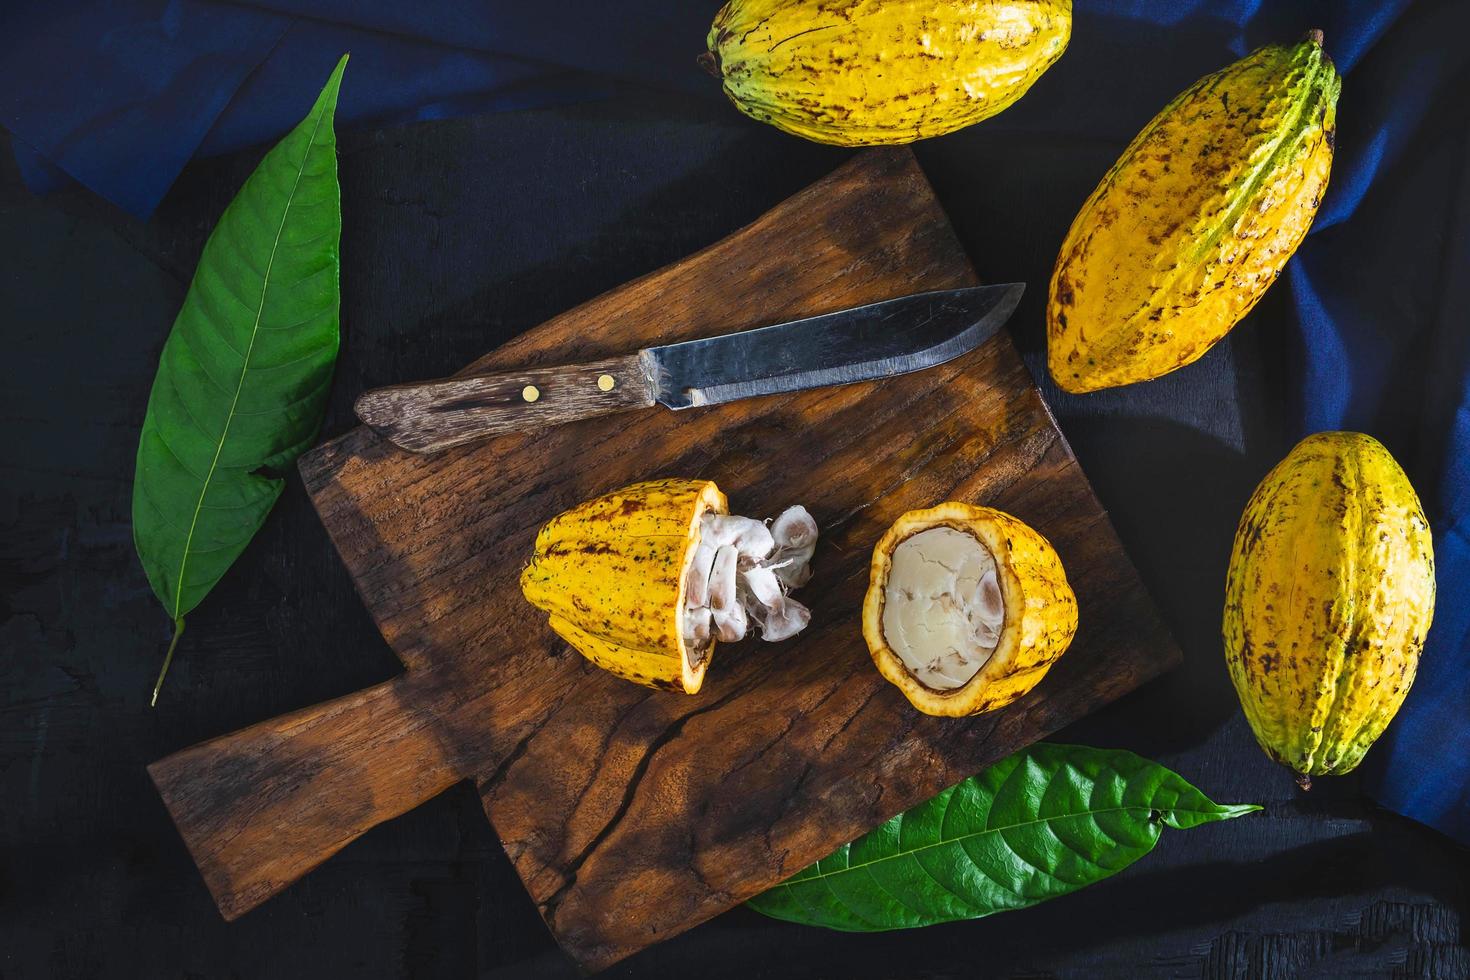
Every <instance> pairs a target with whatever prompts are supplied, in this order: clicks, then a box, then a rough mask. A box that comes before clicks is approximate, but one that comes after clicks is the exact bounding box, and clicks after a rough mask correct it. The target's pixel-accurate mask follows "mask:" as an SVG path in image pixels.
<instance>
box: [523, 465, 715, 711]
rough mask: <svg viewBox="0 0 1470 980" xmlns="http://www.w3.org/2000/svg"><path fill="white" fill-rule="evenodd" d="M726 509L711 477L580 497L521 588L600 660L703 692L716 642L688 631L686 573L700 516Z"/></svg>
mask: <svg viewBox="0 0 1470 980" xmlns="http://www.w3.org/2000/svg"><path fill="white" fill-rule="evenodd" d="M725 510H726V501H725V495H724V494H722V493H721V492H720V490H719V488H718V487H716V486H715V485H714V483H712V482H711V481H709V480H678V479H672V480H652V481H649V482H646V483H636V484H634V485H632V486H629V487H624V488H623V489H621V490H618V491H616V492H614V493H609V494H606V495H604V496H601V497H598V498H596V499H594V500H589V501H587V502H585V503H582V504H578V505H577V506H576V507H573V508H572V509H571V510H568V511H566V512H564V513H562V514H559V515H558V516H556V517H554V518H552V519H551V520H550V521H548V522H547V523H546V525H545V526H544V527H542V528H541V530H540V531H539V532H538V533H537V534H536V545H535V550H534V552H533V554H532V556H531V562H530V564H528V565H527V566H526V568H525V570H524V571H522V572H521V592H522V593H523V594H524V595H525V597H526V599H527V601H529V602H530V603H531V604H532V605H533V606H536V607H537V608H539V609H542V610H544V611H545V612H546V613H547V615H548V621H549V623H550V625H551V628H552V629H553V630H555V631H556V633H557V635H558V636H560V637H561V638H562V639H564V640H566V641H567V642H568V643H569V644H571V645H572V647H573V648H575V649H576V650H577V651H578V652H579V653H581V654H582V655H583V656H584V657H586V658H587V659H588V660H590V661H592V662H593V663H594V664H596V665H597V666H599V667H601V668H603V669H604V670H609V671H611V672H613V673H614V674H617V675H618V676H619V677H624V678H627V679H628V680H630V681H634V682H636V683H639V684H643V685H645V686H648V687H661V688H667V689H670V690H675V691H683V692H685V693H687V694H694V693H696V692H698V691H699V688H700V686H701V685H702V684H703V683H704V674H705V670H706V669H708V667H709V661H710V657H711V655H712V654H713V652H714V646H715V644H714V641H712V640H711V641H709V642H708V644H707V645H703V646H699V647H696V646H694V645H692V644H690V643H688V642H687V641H686V639H685V631H684V629H683V624H682V623H681V621H680V617H681V616H682V615H683V611H684V605H685V603H684V591H685V583H686V581H687V571H688V567H689V563H690V561H691V560H692V558H693V556H694V551H695V549H696V548H697V547H698V545H699V535H700V520H701V518H702V517H703V516H704V514H705V512H706V511H714V512H716V513H721V514H723V513H724V512H725Z"/></svg>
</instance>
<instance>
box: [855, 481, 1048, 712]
mask: <svg viewBox="0 0 1470 980" xmlns="http://www.w3.org/2000/svg"><path fill="white" fill-rule="evenodd" d="M1076 631H1077V597H1076V596H1075V595H1073V593H1072V588H1071V586H1070V585H1068V584H1067V576H1066V573H1065V572H1064V571H1063V569H1062V562H1061V559H1060V558H1059V557H1058V556H1057V553H1056V550H1055V549H1054V548H1053V547H1052V546H1051V543H1050V542H1049V541H1047V540H1046V538H1044V537H1042V536H1041V535H1040V534H1039V533H1037V532H1036V531H1035V530H1034V529H1032V528H1031V527H1029V526H1027V525H1026V524H1024V523H1022V522H1021V521H1019V520H1017V519H1016V518H1014V517H1012V516H1011V515H1009V514H1006V513H1003V512H1002V511H998V510H994V509H992V508H989V507H976V506H972V505H970V504H964V503H955V502H950V503H943V504H940V505H939V506H937V507H931V508H929V509H927V510H915V511H910V512H909V513H907V514H904V515H903V516H902V517H900V518H899V519H898V521H897V522H896V523H895V524H894V525H893V526H892V527H891V528H889V529H888V533H886V534H884V535H883V537H882V539H881V540H879V542H878V545H877V547H875V548H874V549H873V561H872V566H871V569H870V575H869V579H868V594H867V597H866V599H865V601H864V602H863V638H864V639H865V640H867V643H868V651H869V652H870V653H871V654H872V656H873V663H874V664H876V665H877V667H878V670H879V672H880V673H882V675H883V676H884V677H885V678H886V679H887V680H888V681H890V682H891V683H893V684H894V685H896V686H897V687H898V688H899V690H901V691H903V693H904V696H905V697H907V698H908V699H909V702H910V703H911V704H912V705H913V706H914V707H915V708H918V709H919V710H920V711H922V712H924V713H925V714H929V715H945V716H950V717H955V716H961V715H973V714H977V713H979V712H981V711H990V710H992V709H994V708H1000V707H1004V706H1005V705H1008V704H1010V703H1011V702H1012V701H1014V700H1016V699H1017V698H1019V697H1021V695H1023V694H1025V693H1026V692H1027V691H1029V690H1031V689H1032V688H1033V687H1035V686H1036V684H1037V682H1039V681H1040V680H1041V679H1042V677H1044V676H1046V672H1047V671H1048V670H1049V669H1050V668H1051V665H1052V664H1053V663H1055V662H1056V659H1057V658H1058V657H1060V656H1061V655H1062V654H1063V653H1064V652H1065V651H1066V649H1067V646H1068V645H1069V644H1070V643H1071V642H1072V635H1073V634H1074V633H1075V632H1076Z"/></svg>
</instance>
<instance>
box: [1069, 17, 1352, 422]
mask: <svg viewBox="0 0 1470 980" xmlns="http://www.w3.org/2000/svg"><path fill="white" fill-rule="evenodd" d="M1340 86H1341V83H1340V80H1339V79H1338V76H1337V72H1336V71H1335V70H1334V69H1333V66H1332V62H1331V61H1330V60H1329V59H1328V58H1327V57H1326V55H1324V54H1323V52H1322V34H1321V32H1320V31H1314V32H1312V34H1311V35H1309V36H1308V37H1307V38H1306V39H1305V40H1303V41H1302V42H1301V43H1299V44H1296V45H1293V46H1289V47H1283V46H1278V45H1272V46H1269V47H1264V48H1261V49H1260V50H1258V51H1255V52H1253V53H1251V54H1249V55H1247V56H1246V57H1244V58H1242V59H1241V60H1240V61H1237V62H1236V63H1235V64H1233V65H1230V66H1229V67H1228V68H1225V69H1224V70H1223V71H1219V72H1216V73H1215V74H1213V75H1209V76H1207V77H1205V78H1202V79H1200V80H1199V81H1198V82H1196V83H1195V84H1194V85H1193V86H1191V87H1190V88H1189V89H1188V90H1187V91H1186V92H1184V94H1182V95H1180V96H1179V97H1178V98H1176V99H1175V100H1174V101H1173V102H1171V103H1169V105H1168V106H1167V107H1166V108H1165V109H1164V111H1163V112H1160V113H1159V114H1158V115H1157V116H1155V117H1154V119H1153V121H1152V122H1150V123H1149V124H1148V125H1147V126H1146V127H1144V130H1143V132H1141V133H1139V134H1138V136H1137V137H1136V138H1135V139H1134V140H1133V142H1132V143H1130V144H1129V146H1128V148H1127V149H1126V150H1124V151H1123V155H1122V157H1120V158H1119V159H1118V162H1117V163H1116V164H1114V165H1113V168H1112V169H1111V170H1110V171H1108V174H1107V176H1105V177H1104V178H1103V180H1102V183H1101V184H1099V185H1098V187H1097V189H1096V190H1094V191H1093V192H1092V196H1091V197H1089V198H1088V199H1087V202H1086V203H1085V204H1083V206H1082V210H1081V211H1080V212H1079V213H1078V215H1077V217H1076V219H1075V220H1074V221H1073V222H1072V228H1071V230H1070V231H1069V232H1068V233H1067V237H1066V240H1065V242H1064V243H1063V244H1062V250H1061V254H1060V255H1059V256H1058V257H1057V264H1056V270H1055V271H1054V272H1053V274H1052V280H1051V292H1050V295H1049V298H1048V302H1047V364H1048V366H1049V368H1050V369H1051V374H1052V377H1053V378H1054V379H1056V382H1057V384H1058V385H1060V386H1061V387H1062V388H1064V389H1065V390H1067V391H1070V392H1075V393H1080V392H1087V391H1096V390H1098V389H1101V388H1111V387H1114V386H1117V385H1125V384H1132V383H1133V382H1135V381H1146V380H1149V379H1151V378H1157V377H1159V376H1160V375H1163V374H1167V373H1169V372H1170V371H1173V370H1174V369H1175V368H1179V367H1183V366H1184V365H1186V364H1189V363H1191V362H1192V361H1194V360H1196V359H1198V358H1199V357H1201V356H1203V355H1204V353H1205V352H1206V351H1208V350H1209V349H1210V348H1211V347H1213V346H1214V345H1215V343H1216V342H1218V341H1219V340H1220V339H1221V338H1222V337H1224V336H1225V334H1226V333H1228V332H1229V331H1230V328H1231V327H1233V326H1235V324H1236V323H1238V322H1239V321H1240V319H1241V318H1242V317H1244V316H1245V315H1246V314H1247V313H1248V312H1250V310H1251V308H1252V307H1253V306H1255V305H1256V302H1257V301H1258V300H1259V299H1260V298H1261V296H1262V295H1264V294H1265V292H1266V289H1267V287H1269V286H1270V285H1271V283H1272V282H1274V281H1275V279H1276V277H1277V275H1279V274H1280V272H1281V268H1282V266H1284V265H1285V264H1286V260H1287V259H1288V258H1290V257H1291V254H1292V253H1293V252H1294V251H1296V247H1297V246H1298V245H1299V244H1301V240H1302V238H1303V237H1304V236H1305V235H1306V233H1307V229H1308V228H1309V227H1310V226H1311V224H1312V219H1313V218H1314V217H1315V216H1316V213H1317V207H1318V205H1319V204H1320V203H1321V201H1322V194H1323V192H1324V191H1325V190H1326V188H1327V177H1328V173H1329V171H1330V170H1331V168H1332V146H1333V138H1334V137H1333V134H1334V131H1335V128H1336V121H1337V94H1338V90H1339V88H1340Z"/></svg>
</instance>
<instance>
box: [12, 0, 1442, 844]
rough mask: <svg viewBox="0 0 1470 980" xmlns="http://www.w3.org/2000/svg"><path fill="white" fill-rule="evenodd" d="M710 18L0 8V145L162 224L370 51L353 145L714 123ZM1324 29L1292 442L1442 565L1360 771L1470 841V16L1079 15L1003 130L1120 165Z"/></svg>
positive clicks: (1332, 12)
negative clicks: (707, 108) (1176, 114)
mask: <svg viewBox="0 0 1470 980" xmlns="http://www.w3.org/2000/svg"><path fill="white" fill-rule="evenodd" d="M717 6H718V0H709V2H708V3H703V4H699V3H691V2H689V0H625V2H622V3H610V2H607V0H560V2H550V3H524V2H516V3H496V4H463V3H460V2H458V0H414V2H412V3H407V4H405V3H386V2H383V0H257V2H253V3H252V2H244V0H242V2H237V3H214V2H208V0H97V2H92V3H87V4H83V5H80V6H73V7H71V8H65V9H63V7H62V6H61V5H60V4H50V5H18V4H15V5H10V6H9V7H7V8H5V9H4V10H3V11H0V92H3V93H5V94H4V95H3V97H0V123H3V124H4V125H5V126H6V127H7V128H8V129H9V130H10V131H11V133H12V134H13V136H14V140H13V145H14V147H15V151H16V155H17V159H18V160H19V161H20V163H21V166H22V168H23V172H24V173H25V175H26V176H27V179H28V180H29V181H30V182H31V184H32V186H34V187H37V188H38V189H46V188H49V187H54V186H56V185H58V184H59V183H61V182H64V181H68V180H76V181H79V182H80V183H82V184H84V185H86V186H87V187H89V188H91V189H92V190H94V191H96V192H97V193H98V194H100V195H102V196H103V197H106V198H108V199H109V200H112V201H113V202H115V203H117V204H118V205H120V206H122V207H123V208H125V209H127V210H129V211H131V212H133V213H135V214H137V215H140V216H145V217H146V216H147V215H148V214H149V213H150V212H151V211H152V209H153V208H154V207H155V206H156V205H157V203H158V201H159V200H160V199H161V198H162V196H163V195H164V193H165V192H166V191H167V190H168V188H169V186H170V185H171V184H172V182H173V180H174V179H175V177H176V176H177V175H178V173H179V171H180V170H181V169H182V168H183V166H184V164H185V163H186V162H187V161H188V160H190V159H191V158H192V157H194V156H196V155H199V154H211V153H223V152H227V151H230V150H235V149H239V148H241V147H244V146H249V145H255V144H259V143H263V142H266V141H269V140H272V139H274V138H276V137H277V136H279V135H280V134H281V133H282V132H284V131H285V130H286V129H287V128H289V126H290V125H291V124H292V123H294V122H295V120H297V119H298V118H299V117H300V116H301V115H302V113H303V112H304V111H305V110H306V108H307V106H308V105H309V103H310V102H311V99H312V98H313V96H314V95H315V93H316V91H317V89H318V87H319V86H320V84H321V81H322V79H324V78H325V77H326V75H327V73H328V71H329V70H330V68H331V66H332V64H333V63H334V62H335V61H336V59H337V57H338V55H339V54H341V53H342V52H343V51H351V52H352V54H353V60H352V64H351V67H350V70H349V75H348V82H347V84H346V85H344V87H343V94H342V102H341V108H340V110H339V118H340V119H341V121H342V124H343V125H344V126H350V125H352V124H353V123H354V122H359V121H363V120H374V121H407V120H415V119H431V118H436V117H440V116H447V115H455V114H462V113H471V112H489V111H496V110H502V109H512V108H523V107H528V106H536V105H545V104H548V103H553V102H559V101H564V100H567V99H574V98H589V97H596V96H599V95H601V94H603V93H605V92H606V91H608V89H609V88H610V87H611V86H614V85H616V84H620V83H628V82H632V83H638V84H645V85H648V84H652V85H658V86H662V87H667V88H670V89H678V90H683V91H689V92H705V93H707V94H709V95H710V97H711V98H718V95H717V92H716V88H715V86H713V85H712V84H711V83H710V82H709V80H708V79H707V78H705V77H704V76H702V75H701V74H700V73H699V72H698V71H697V70H695V69H694V67H693V58H694V56H695V55H696V54H697V53H698V51H699V50H700V49H701V48H702V41H703V37H704V34H705V31H706V30H707V27H708V24H709V21H710V18H711V16H712V15H713V13H714V9H715V7H717ZM1309 27H1321V28H1323V29H1324V30H1325V32H1326V37H1327V47H1328V51H1329V53H1330V54H1331V55H1332V56H1333V58H1334V59H1335V60H1336V62H1337V64H1338V66H1339V68H1340V69H1341V70H1342V71H1343V72H1344V73H1345V83H1344V88H1343V94H1342V101H1341V105H1340V110H1339V115H1338V122H1339V131H1338V144H1337V146H1338V150H1337V158H1336V160H1335V162H1334V166H1333V175H1332V183H1331V187H1330V189H1329V192H1328V195H1327V198H1326V200H1325V201H1324V204H1323V207H1322V210H1321V213H1320V214H1319V216H1318V218H1317V221H1316V224H1315V226H1314V227H1313V230H1312V233H1311V235H1310V236H1309V237H1308V239H1307V241H1306V243H1305V244H1304V245H1303V246H1302V248H1301V250H1300V252H1299V253H1298V255H1297V257H1296V258H1295V259H1294V260H1293V261H1292V262H1291V263H1290V264H1289V266H1288V269H1287V273H1286V275H1285V276H1284V281H1283V282H1282V283H1281V284H1279V285H1278V286H1277V287H1276V289H1277V290H1278V291H1285V292H1286V293H1287V298H1288V299H1289V300H1290V303H1291V305H1292V307H1293V309H1294V314H1295V317H1294V318H1295V323H1296V331H1297V332H1296V338H1295V344H1294V347H1293V351H1292V363H1291V365H1290V370H1291V372H1292V373H1293V376H1294V378H1295V383H1294V385H1293V390H1294V391H1295V392H1296V397H1297V401H1296V408H1295V413H1296V425H1297V428H1298V430H1299V432H1298V433H1297V434H1298V435H1304V434H1306V433H1309V432H1313V431H1318V430H1322V429H1333V428H1350V429H1357V430H1361V431H1365V432H1369V433H1371V434H1373V435H1375V436H1377V437H1378V438H1380V439H1382V440H1383V441H1384V442H1385V443H1386V444H1387V445H1388V447H1389V448H1390V449H1391V450H1392V451H1393V452H1394V454H1395V455H1396V456H1397V457H1398V458H1399V460H1400V461H1401V462H1403V463H1404V465H1405V467H1406V468H1407V469H1408V470H1409V473H1410V475H1411V477H1412V478H1413V479H1414V482H1415V485H1416V486H1417V487H1419V489H1420V491H1421V494H1422V496H1423V498H1424V502H1425V506H1426V508H1427V509H1428V511H1429V513H1430V517H1431V521H1432V523H1433V525H1434V529H1435V542H1436V550H1437V558H1438V562H1439V576H1438V581H1439V603H1438V609H1437V613H1436V616H1435V621H1434V627H1433V630H1432V632H1431V634H1430V642H1429V645H1428V647H1427V649H1426V650H1425V653H1424V657H1423V662H1422V665H1421V669H1420V676H1419V680H1418V682H1417V683H1416V684H1415V686H1414V689H1413V691H1412V693H1411V694H1410V697H1409V701H1408V703H1407V704H1406V705H1405V707H1404V709H1403V711H1402V712H1401V713H1400V715H1399V718H1398V720H1397V721H1396V722H1395V723H1394V725H1393V726H1392V727H1391V728H1390V730H1389V732H1388V734H1387V735H1386V736H1385V737H1384V739H1383V740H1382V742H1380V744H1379V746H1378V747H1376V748H1375V749H1374V750H1373V751H1372V752H1371V753H1370V754H1369V761H1368V763H1367V764H1366V766H1365V773H1366V779H1365V784H1366V786H1367V788H1368V790H1369V792H1371V793H1372V794H1374V795H1375V797H1376V798H1377V799H1378V800H1380V801H1381V802H1382V803H1384V804H1385V805H1387V806H1389V807H1392V808H1394V809H1396V810H1398V811H1400V812H1402V813H1405V814H1407V815H1409V816H1411V817H1414V818H1416V819H1418V820H1421V821H1423V822H1425V823H1428V824H1430V825H1432V826H1435V827H1438V828H1439V829H1441V830H1443V831H1445V832H1446V833H1448V834H1450V835H1452V836H1454V837H1456V838H1458V839H1459V840H1461V841H1464V842H1466V843H1470V636H1467V633H1470V339H1467V337H1470V330H1467V323H1466V319H1467V314H1466V311H1467V310H1470V178H1467V160H1470V157H1467V154H1470V129H1467V124H1466V116H1467V114H1466V111H1465V107H1466V102H1467V100H1470V62H1467V58H1470V56H1467V53H1466V52H1467V50H1470V46H1467V45H1466V44H1465V43H1464V39H1465V38H1466V37H1470V5H1467V4H1464V3H1463V2H1460V0H1417V2H1414V3H1410V2H1409V0H1357V2H1352V0H1336V2H1333V0H1317V2H1308V0H1272V2H1270V3H1267V2H1265V0H1233V2H1232V0H1212V2H1210V0H1196V2H1179V0H1131V2H1130V0H1076V3H1075V29H1074V35H1075V36H1076V37H1077V38H1083V37H1086V38H1087V43H1086V44H1085V45H1084V44H1074V51H1072V52H1069V53H1068V55H1067V57H1068V58H1073V59H1078V58H1092V59H1096V72H1095V74H1096V76H1097V85H1096V86H1093V87H1092V88H1090V89H1089V90H1088V91H1077V92H1065V93H1050V94H1048V95H1046V96H1037V97H1036V98H1037V99H1038V100H1040V99H1048V98H1049V99H1051V100H1052V103H1051V104H1054V105H1057V106H1063V105H1064V106H1065V108H1066V111H1065V112H1057V113H1053V114H1051V115H1049V116H1048V117H1047V118H1046V119H1045V120H1044V121H1042V122H1038V121H1037V118H1038V117H1037V114H1035V113H1032V114H1030V115H1027V114H1025V113H1011V114H1003V115H1001V116H999V117H997V118H996V119H995V120H993V121H991V122H989V123H987V124H986V125H987V126H989V127H993V128H994V129H995V131H997V132H1000V133H1004V132H1005V131H1006V128H1007V127H1018V128H1025V127H1028V126H1029V127H1033V128H1034V127H1035V126H1037V125H1044V126H1046V127H1047V131H1048V132H1049V133H1052V134H1056V135H1057V136H1059V137H1061V138H1063V139H1067V138H1070V139H1077V140H1083V139H1104V140H1108V141H1114V142H1115V141H1117V140H1118V139H1119V138H1120V137H1121V138H1126V136H1127V135H1129V134H1131V133H1132V132H1133V131H1135V130H1136V129H1137V127H1138V126H1139V125H1141V124H1142V123H1143V122H1144V121H1145V120H1147V119H1148V118H1149V117H1150V116H1151V115H1152V114H1153V113H1154V112H1155V111H1157V109H1158V108H1159V104H1158V102H1157V94H1156V92H1154V90H1155V89H1156V88H1157V83H1158V80H1159V79H1160V78H1167V79H1171V80H1173V81H1174V82H1177V88H1180V89H1182V88H1183V87H1184V86H1185V85H1186V84H1188V83H1189V82H1190V81H1192V80H1193V79H1194V78H1196V77H1197V76H1199V75H1200V74H1203V73H1204V72H1205V71H1208V70H1212V69H1214V68H1216V67H1219V66H1220V65H1222V64H1223V63H1224V62H1225V61H1227V60H1229V56H1231V55H1236V56H1238V55H1242V54H1244V53H1246V52H1247V51H1248V50H1250V49H1251V48H1253V47H1255V46H1257V45H1259V44H1263V43H1267V42H1271V41H1281V40H1286V39H1290V38H1293V37H1296V36H1298V35H1300V34H1301V33H1302V32H1303V31H1304V30H1305V29H1307V28H1309ZM1084 50H1085V52H1086V53H1084ZM1110 51H1111V52H1113V53H1112V55H1111V56H1110ZM1144 53H1146V56H1142V55H1143V54H1144ZM1145 78H1147V79H1148V84H1140V80H1142V79H1145ZM1038 88H1041V86H1038ZM1145 91H1148V92H1150V93H1152V94H1149V95H1147V96H1143V95H1142V93H1143V92H1145ZM1023 117H1024V120H1025V121H1023ZM1018 206H1019V205H1018Z"/></svg>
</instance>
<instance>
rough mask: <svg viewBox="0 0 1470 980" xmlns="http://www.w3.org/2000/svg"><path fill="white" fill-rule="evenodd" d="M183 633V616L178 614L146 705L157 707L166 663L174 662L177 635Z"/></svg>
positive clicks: (166, 671)
mask: <svg viewBox="0 0 1470 980" xmlns="http://www.w3.org/2000/svg"><path fill="white" fill-rule="evenodd" d="M183 635H184V617H183V616H180V617H179V618H178V619H175V620H174V638H173V639H172V640H169V641H168V653H165V654H164V655H163V667H162V668H161V669H160V670H159V671H158V680H156V681H154V682H153V697H152V699H151V700H149V702H148V707H150V708H156V707H158V692H159V691H160V690H161V689H162V688H163V678H164V675H166V674H167V673H168V665H169V664H171V663H173V662H174V647H176V646H178V645H179V637H181V636H183Z"/></svg>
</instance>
